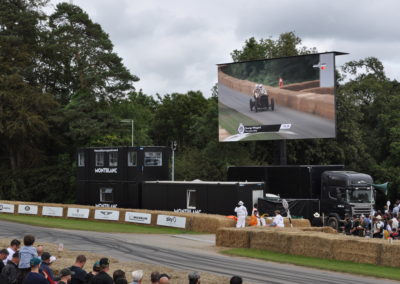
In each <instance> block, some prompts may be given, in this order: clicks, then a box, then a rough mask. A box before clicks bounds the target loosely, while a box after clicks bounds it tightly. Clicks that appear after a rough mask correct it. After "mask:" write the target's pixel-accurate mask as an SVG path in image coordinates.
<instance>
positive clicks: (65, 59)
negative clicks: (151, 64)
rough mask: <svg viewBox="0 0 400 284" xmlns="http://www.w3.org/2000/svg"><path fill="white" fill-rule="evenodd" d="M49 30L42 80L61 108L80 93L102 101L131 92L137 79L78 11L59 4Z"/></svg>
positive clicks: (109, 44) (69, 5)
mask: <svg viewBox="0 0 400 284" xmlns="http://www.w3.org/2000/svg"><path fill="white" fill-rule="evenodd" d="M49 27H50V32H49V34H48V36H47V38H46V39H45V40H46V42H44V44H45V46H46V52H45V54H44V55H43V60H42V61H43V64H42V66H41V69H42V70H41V71H42V74H43V76H42V80H41V81H42V83H43V84H44V85H45V87H46V90H47V91H48V92H50V93H53V94H54V95H55V97H56V98H57V100H58V101H59V102H60V103H61V104H62V105H66V104H68V103H69V102H70V100H71V98H72V96H73V95H74V94H77V93H78V92H79V91H83V92H84V93H85V94H86V95H90V96H91V97H92V98H93V99H92V101H101V100H115V99H119V98H123V97H126V95H127V94H128V93H129V92H130V91H132V90H134V88H133V86H132V83H133V82H134V81H138V80H139V78H138V77H137V76H134V75H132V74H131V73H130V72H129V70H128V69H127V68H126V67H125V66H124V65H123V63H122V59H121V58H120V57H119V56H118V55H117V54H116V53H114V52H113V44H112V42H111V41H110V39H109V37H108V35H107V34H106V33H105V32H104V31H103V30H102V28H101V26H100V25H98V24H96V23H93V22H92V21H91V20H90V18H89V16H88V15H87V14H86V13H85V12H84V11H83V10H82V9H81V8H79V7H77V6H75V5H71V4H68V3H60V4H58V5H57V7H56V10H55V12H54V13H53V14H52V15H51V16H50V18H49Z"/></svg>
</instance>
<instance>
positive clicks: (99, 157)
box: [95, 152, 104, 167]
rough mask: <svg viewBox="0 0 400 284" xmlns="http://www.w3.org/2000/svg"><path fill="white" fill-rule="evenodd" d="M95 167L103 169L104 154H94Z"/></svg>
mask: <svg viewBox="0 0 400 284" xmlns="http://www.w3.org/2000/svg"><path fill="white" fill-rule="evenodd" d="M95 155H96V158H95V160H96V167H104V152H96V153H95Z"/></svg>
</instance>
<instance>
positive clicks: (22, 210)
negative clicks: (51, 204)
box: [18, 204, 38, 215]
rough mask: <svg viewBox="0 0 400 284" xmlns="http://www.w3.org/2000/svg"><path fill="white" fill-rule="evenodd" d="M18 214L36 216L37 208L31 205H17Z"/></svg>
mask: <svg viewBox="0 0 400 284" xmlns="http://www.w3.org/2000/svg"><path fill="white" fill-rule="evenodd" d="M18 213H19V214H29V215H37V213H38V206H37V205H31V204H19V205H18Z"/></svg>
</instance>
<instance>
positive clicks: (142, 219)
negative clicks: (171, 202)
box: [125, 212, 151, 224]
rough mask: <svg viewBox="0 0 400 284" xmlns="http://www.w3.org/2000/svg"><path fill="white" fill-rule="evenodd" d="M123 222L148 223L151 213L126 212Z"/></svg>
mask: <svg viewBox="0 0 400 284" xmlns="http://www.w3.org/2000/svg"><path fill="white" fill-rule="evenodd" d="M125 222H132V223H140V224H150V223H151V214H147V213H139V212H126V213H125Z"/></svg>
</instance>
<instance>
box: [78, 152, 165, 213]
mask: <svg viewBox="0 0 400 284" xmlns="http://www.w3.org/2000/svg"><path fill="white" fill-rule="evenodd" d="M170 152H171V150H170V148H168V147H162V146H143V147H95V148H82V149H79V150H78V153H77V162H78V163H77V201H78V203H80V204H87V205H96V204H107V205H116V206H118V207H125V208H141V185H142V182H143V181H150V180H168V179H169V160H170Z"/></svg>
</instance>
